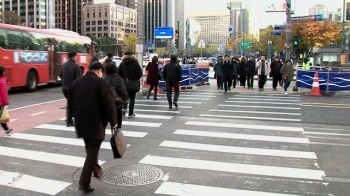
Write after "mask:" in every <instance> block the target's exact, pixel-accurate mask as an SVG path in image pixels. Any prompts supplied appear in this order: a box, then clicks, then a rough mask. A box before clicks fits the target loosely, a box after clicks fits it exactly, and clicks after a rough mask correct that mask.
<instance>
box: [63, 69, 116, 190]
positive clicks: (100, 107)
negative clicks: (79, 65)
mask: <svg viewBox="0 0 350 196" xmlns="http://www.w3.org/2000/svg"><path fill="white" fill-rule="evenodd" d="M102 77H103V65H102V64H101V63H100V62H93V63H92V64H91V65H90V67H89V71H88V72H87V73H86V74H85V75H84V76H83V77H81V78H79V79H77V80H75V81H74V82H73V84H72V85H71V86H70V89H69V95H68V106H69V108H70V111H71V112H72V116H73V117H74V120H75V130H76V133H77V136H78V138H83V139H84V143H85V149H86V159H85V163H84V167H83V170H82V173H81V176H80V180H79V190H81V191H83V192H85V193H91V192H92V191H93V190H94V189H93V188H92V187H91V186H90V182H91V175H92V173H93V171H94V169H95V171H94V176H95V177H98V175H99V173H96V172H97V171H96V169H97V168H99V165H98V163H97V161H98V152H99V150H100V146H101V143H102V141H103V140H104V139H105V130H106V127H107V124H108V122H109V123H110V124H111V126H112V127H113V128H116V127H117V113H116V105H115V99H114V97H113V94H112V92H111V90H110V88H109V86H108V84H107V83H106V82H105V81H104V80H103V79H102Z"/></svg>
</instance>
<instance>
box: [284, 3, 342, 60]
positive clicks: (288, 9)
mask: <svg viewBox="0 0 350 196" xmlns="http://www.w3.org/2000/svg"><path fill="white" fill-rule="evenodd" d="M344 1H345V0H344ZM290 2H291V0H286V3H287V6H286V15H287V21H286V60H290V51H291V49H290V47H291V44H290V42H291V19H292V8H291V4H290Z"/></svg>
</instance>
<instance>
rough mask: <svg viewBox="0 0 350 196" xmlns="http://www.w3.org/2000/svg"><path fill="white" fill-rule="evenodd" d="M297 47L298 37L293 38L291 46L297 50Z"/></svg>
mask: <svg viewBox="0 0 350 196" xmlns="http://www.w3.org/2000/svg"><path fill="white" fill-rule="evenodd" d="M298 45H299V37H298V36H294V41H293V46H294V47H296V48H297V47H298Z"/></svg>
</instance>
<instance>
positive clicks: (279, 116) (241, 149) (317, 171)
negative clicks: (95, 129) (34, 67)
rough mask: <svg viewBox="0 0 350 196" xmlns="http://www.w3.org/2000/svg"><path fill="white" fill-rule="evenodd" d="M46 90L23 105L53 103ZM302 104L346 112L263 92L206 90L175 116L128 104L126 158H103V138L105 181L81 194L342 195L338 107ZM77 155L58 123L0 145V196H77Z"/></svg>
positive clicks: (156, 106) (140, 102)
mask: <svg viewBox="0 0 350 196" xmlns="http://www.w3.org/2000/svg"><path fill="white" fill-rule="evenodd" d="M269 85H270V83H268V84H267V87H269ZM46 91H47V92H48V93H44V92H36V93H33V94H30V96H32V97H33V98H32V99H28V100H29V101H28V103H30V104H35V103H39V102H40V97H42V99H41V102H43V101H46V100H47V99H48V98H49V96H52V99H61V98H62V95H61V94H60V89H59V88H48V89H47V90H46ZM20 94H21V93H17V94H13V95H16V96H15V97H14V96H13V95H12V94H11V95H10V99H11V103H12V105H15V106H16V104H18V107H20V106H21V103H22V102H25V101H24V100H23V99H22V98H21V96H20ZM49 94H50V95H49ZM22 95H23V96H26V95H28V94H26V93H22ZM321 100H323V101H324V102H325V103H324V102H322V101H321ZM35 101H36V102H35ZM16 102H20V103H16ZM310 103H322V104H323V105H325V104H326V106H328V105H329V104H347V103H346V102H345V101H344V102H340V103H339V101H338V102H337V101H334V98H327V99H326V98H310V97H305V96H300V95H297V94H290V95H284V94H282V91H281V90H278V91H277V92H275V91H272V90H271V89H269V88H266V90H265V92H263V93H258V92H257V90H249V91H248V90H245V89H243V88H239V89H235V90H232V91H231V92H230V93H228V94H223V92H222V91H218V90H216V88H215V86H213V85H212V86H203V87H199V88H197V89H194V90H192V91H186V92H182V94H181V96H180V101H179V105H180V107H179V109H177V110H168V108H167V107H168V106H167V103H166V99H165V95H160V96H159V100H158V101H153V100H147V99H145V98H144V97H142V96H138V97H137V105H136V111H135V112H136V118H125V119H124V121H123V131H124V134H125V136H126V140H127V143H128V144H129V147H128V150H127V154H126V155H125V157H123V158H122V159H117V160H113V159H112V154H111V150H110V145H109V137H110V135H107V137H106V139H105V141H104V143H103V144H102V147H101V150H100V155H99V160H100V161H101V163H103V167H104V169H105V173H104V175H103V177H102V178H101V179H96V178H94V179H93V181H92V184H93V185H94V186H95V187H96V191H95V192H94V193H93V194H91V195H98V196H107V195H108V196H109V195H128V196H147V195H164V196H165V195H175V196H193V195H196V196H214V195H220V196H232V195H242V196H244V195H250V196H261V195H264V196H283V195H284V196H297V195H310V196H331V195H335V196H348V195H349V192H350V168H349V165H350V153H349V150H350V133H349V130H350V129H349V126H345V125H344V124H343V123H342V121H339V118H340V117H339V114H337V110H340V109H338V108H334V111H333V108H332V109H330V108H328V107H311V106H309V105H310ZM322 104H321V105H322ZM303 105H308V106H303ZM314 105H316V104H314ZM331 106H334V105H331ZM343 107H344V106H343ZM314 110H317V111H314ZM343 110H344V113H342V115H348V113H346V112H348V110H347V108H345V109H343ZM330 111H331V112H330ZM312 114H314V115H315V116H312ZM331 116H333V117H334V118H331ZM337 116H338V117H339V118H336V117H337ZM319 117H324V118H327V120H325V119H324V120H323V121H320V122H318V119H319ZM43 118H44V117H43ZM344 118H345V117H344ZM315 119H316V120H315ZM339 122H340V123H339ZM107 133H109V130H107ZM84 156H85V150H84V146H83V142H82V141H81V140H80V139H76V137H75V133H74V129H73V128H67V127H65V126H64V121H63V120H57V121H54V122H47V123H44V124H40V125H38V126H36V127H35V128H33V129H30V130H27V131H25V132H21V133H15V134H13V135H12V136H10V137H2V138H0V179H1V180H0V187H1V189H0V195H11V196H15V195H26V196H44V195H58V196H73V195H77V194H79V192H78V191H77V185H76V183H77V181H78V179H79V175H80V172H81V170H80V167H81V166H82V165H83V162H84ZM134 164H136V165H134ZM140 164H141V165H140ZM105 181H109V183H116V182H118V183H121V184H123V185H124V186H116V185H111V184H108V183H106V182H105ZM148 183H150V184H148ZM141 184H145V185H143V186H135V185H141ZM133 185H134V186H133Z"/></svg>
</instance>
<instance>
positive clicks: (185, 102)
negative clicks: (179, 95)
mask: <svg viewBox="0 0 350 196" xmlns="http://www.w3.org/2000/svg"><path fill="white" fill-rule="evenodd" d="M137 101H138V102H152V103H168V101H160V100H157V101H154V100H145V99H138V100H137ZM177 103H179V104H202V102H191V101H179V102H177Z"/></svg>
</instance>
